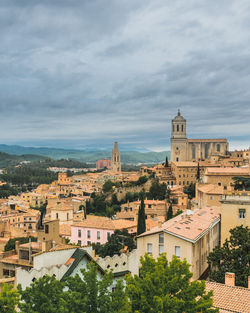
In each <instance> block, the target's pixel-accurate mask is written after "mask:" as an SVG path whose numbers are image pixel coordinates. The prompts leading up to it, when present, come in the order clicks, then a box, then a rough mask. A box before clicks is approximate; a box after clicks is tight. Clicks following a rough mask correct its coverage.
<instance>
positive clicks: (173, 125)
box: [173, 124, 174, 132]
mask: <svg viewBox="0 0 250 313" xmlns="http://www.w3.org/2000/svg"><path fill="white" fill-rule="evenodd" d="M173 132H174V124H173Z"/></svg>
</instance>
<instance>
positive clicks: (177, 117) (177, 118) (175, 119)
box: [173, 110, 186, 121]
mask: <svg viewBox="0 0 250 313" xmlns="http://www.w3.org/2000/svg"><path fill="white" fill-rule="evenodd" d="M173 120H174V121H186V120H185V119H184V117H183V116H182V115H181V112H180V110H178V113H177V115H176V117H175V118H174V119H173Z"/></svg>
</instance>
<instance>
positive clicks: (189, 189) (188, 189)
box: [184, 183, 195, 199]
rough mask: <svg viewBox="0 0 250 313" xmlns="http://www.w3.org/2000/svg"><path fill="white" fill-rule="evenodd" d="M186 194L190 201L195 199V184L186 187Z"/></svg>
mask: <svg viewBox="0 0 250 313" xmlns="http://www.w3.org/2000/svg"><path fill="white" fill-rule="evenodd" d="M184 193H186V194H187V195H188V199H193V198H194V197H195V184H194V183H191V184H190V185H189V186H188V187H185V188H184Z"/></svg>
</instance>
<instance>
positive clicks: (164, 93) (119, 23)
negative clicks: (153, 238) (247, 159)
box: [0, 0, 250, 148]
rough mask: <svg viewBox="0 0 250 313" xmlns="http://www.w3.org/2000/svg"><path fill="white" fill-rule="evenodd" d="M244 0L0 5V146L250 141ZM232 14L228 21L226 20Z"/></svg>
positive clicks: (111, 0) (100, 0)
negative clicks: (180, 129) (176, 128)
mask: <svg viewBox="0 0 250 313" xmlns="http://www.w3.org/2000/svg"><path fill="white" fill-rule="evenodd" d="M248 12H249V4H248V1H245V0H237V1H236V0H227V1H222V0H220V1H217V2H216V4H214V3H212V2H211V1H208V0H207V1H202V2H201V1H196V0H191V1H188V2H186V1H184V0H182V1H170V0H169V1H164V0H149V1H147V2H145V1H143V0H133V1H127V0H126V1H125V0H121V1H116V0H109V1H103V0H91V1H77V0H73V1H66V0H63V1H56V0H55V1H47V0H46V1H42V2H41V1H34V0H33V1H28V0H27V1H25V0H24V1H17V0H16V1H6V0H5V1H1V4H0V36H1V45H0V110H1V117H2V121H1V124H0V134H1V135H0V141H3V142H5V143H8V142H14V141H15V142H16V143H18V142H25V143H27V142H33V143H34V142H36V141H37V142H42V143H43V144H45V143H46V142H47V143H48V144H49V142H51V140H52V139H53V143H55V142H56V140H58V143H62V144H63V145H67V143H68V145H70V146H73V145H74V144H75V145H76V146H78V145H79V143H80V142H82V143H84V142H88V143H89V142H91V141H92V142H96V143H101V142H102V143H108V142H109V141H112V140H113V139H114V138H116V139H119V141H120V142H124V143H129V144H131V143H132V144H134V145H138V146H142V145H143V146H145V147H154V148H157V147H168V146H169V136H170V131H171V130H170V123H171V119H172V118H173V116H174V115H175V114H176V111H177V109H178V108H180V109H181V110H182V113H183V115H184V116H185V118H186V119H187V121H188V133H189V134H188V135H189V137H196V138H197V137H202V136H204V137H211V136H215V137H225V136H228V137H229V138H230V139H231V140H232V141H235V142H239V138H241V140H242V142H247V140H249V132H250V126H249V114H250V105H249V96H250V94H249V93H250V91H249V80H250V68H249V66H248V65H249V63H250V57H249V48H250V47H249V22H248V15H247V13H248ZM232 13H234V14H232Z"/></svg>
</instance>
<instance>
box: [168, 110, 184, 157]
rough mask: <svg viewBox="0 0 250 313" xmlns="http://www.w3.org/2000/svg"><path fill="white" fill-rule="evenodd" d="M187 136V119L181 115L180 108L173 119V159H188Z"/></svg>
mask: <svg viewBox="0 0 250 313" xmlns="http://www.w3.org/2000/svg"><path fill="white" fill-rule="evenodd" d="M186 154H187V136H186V120H185V119H184V118H183V116H181V113H180V110H178V114H177V115H176V117H175V118H174V119H173V120H172V134H171V161H172V162H179V161H186V160H187V155H186Z"/></svg>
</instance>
